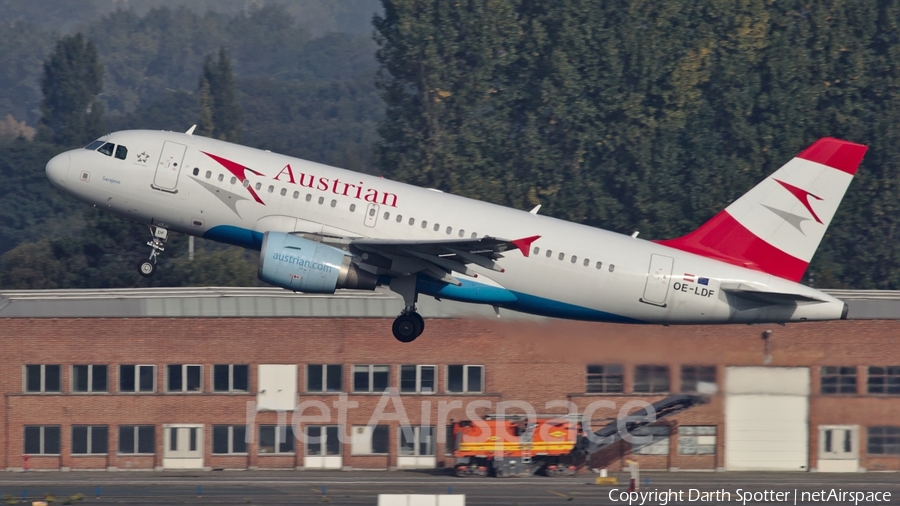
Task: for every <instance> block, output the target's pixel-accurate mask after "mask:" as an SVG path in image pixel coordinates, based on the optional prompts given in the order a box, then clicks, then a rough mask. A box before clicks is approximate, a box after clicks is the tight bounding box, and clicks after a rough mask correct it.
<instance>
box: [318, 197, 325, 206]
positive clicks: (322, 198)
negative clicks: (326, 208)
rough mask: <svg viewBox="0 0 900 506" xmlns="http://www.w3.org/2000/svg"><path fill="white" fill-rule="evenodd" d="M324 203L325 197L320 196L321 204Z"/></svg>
mask: <svg viewBox="0 0 900 506" xmlns="http://www.w3.org/2000/svg"><path fill="white" fill-rule="evenodd" d="M324 203H325V197H319V205H322V204H324Z"/></svg>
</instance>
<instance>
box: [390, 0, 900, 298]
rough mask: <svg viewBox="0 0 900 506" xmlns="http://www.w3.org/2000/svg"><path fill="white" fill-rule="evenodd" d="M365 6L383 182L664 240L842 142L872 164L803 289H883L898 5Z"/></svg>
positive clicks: (893, 205)
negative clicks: (829, 140)
mask: <svg viewBox="0 0 900 506" xmlns="http://www.w3.org/2000/svg"><path fill="white" fill-rule="evenodd" d="M383 5H384V14H383V15H381V16H378V17H376V19H375V27H376V38H377V41H378V43H379V51H378V53H377V58H378V61H379V63H380V64H381V73H380V74H379V79H378V86H379V88H380V89H381V90H382V93H383V97H384V99H385V102H386V106H387V109H386V115H385V117H384V120H383V121H382V123H381V124H380V126H379V133H380V139H379V140H378V141H377V143H376V160H375V163H376V166H377V167H378V168H379V169H380V170H381V171H383V172H384V173H385V174H386V175H389V176H392V177H395V178H398V179H401V180H405V181H409V182H412V183H414V184H419V185H423V186H431V187H436V188H438V189H441V190H444V191H450V192H455V193H459V194H464V195H468V196H473V197H477V198H482V199H486V200H491V201H494V202H497V203H500V204H505V205H510V206H514V207H519V208H528V207H531V206H533V205H535V204H538V203H540V204H542V205H543V207H542V211H541V212H546V213H548V214H551V215H554V216H557V217H560V218H564V219H569V220H574V221H578V222H582V223H586V224H589V225H594V226H601V227H603V228H608V229H612V230H617V231H620V232H623V233H631V232H632V231H634V230H640V231H641V232H642V236H644V237H649V238H664V237H673V236H677V235H681V234H684V233H686V232H688V231H690V230H692V229H694V228H696V227H697V226H699V225H700V224H701V223H703V222H704V221H705V220H707V219H708V218H709V217H711V216H712V215H713V214H715V213H716V212H717V211H719V210H720V209H722V208H724V207H725V206H726V205H727V204H728V203H729V202H730V201H732V200H733V199H734V198H736V197H738V196H739V195H741V194H742V193H744V192H746V191H747V190H749V189H750V188H751V187H752V186H754V185H755V184H756V183H757V182H758V181H759V180H761V179H762V178H763V177H765V176H766V175H768V174H769V173H771V172H772V171H774V170H775V169H777V168H778V167H779V166H781V165H782V164H783V163H785V162H787V161H788V160H789V159H790V158H791V157H793V156H794V155H795V154H796V153H798V152H799V151H800V150H802V149H803V148H805V147H806V146H807V145H809V144H810V143H811V142H812V141H814V140H815V139H817V138H819V137H824V136H836V137H842V138H847V139H850V140H853V141H857V142H862V143H867V144H870V145H871V146H872V148H871V149H870V151H869V153H868V154H867V156H866V159H865V160H864V162H863V165H862V168H861V169H860V172H859V174H858V175H857V178H856V180H855V181H854V183H853V184H852V185H851V187H850V190H849V192H848V196H847V199H846V201H845V202H844V204H843V205H842V206H841V208H840V211H839V212H838V214H837V216H836V217H835V220H834V222H833V223H832V225H831V228H830V230H829V233H828V235H826V237H825V239H824V241H823V244H822V247H821V248H820V251H819V254H818V255H817V256H816V257H815V259H814V262H813V264H812V265H811V267H810V269H809V271H808V273H809V278H810V280H814V281H815V284H816V285H818V286H822V283H823V282H825V283H827V284H829V285H831V286H854V287H859V288H900V262H898V261H900V241H897V240H896V233H897V220H898V217H900V213H898V212H897V211H898V204H897V188H898V185H900V174H898V171H897V163H898V160H900V139H898V135H900V131H898V129H897V128H896V125H897V124H898V121H900V115H898V113H900V109H898V107H900V106H898V105H897V104H898V103H900V100H898V99H900V96H898V93H900V89H898V86H897V84H896V83H898V82H900V79H898V77H900V76H898V72H900V71H898V69H900V42H898V39H897V26H896V20H897V19H898V15H900V12H898V11H900V7H898V6H900V2H897V1H887V2H881V3H877V4H876V3H871V2H858V1H852V0H836V1H832V2H813V3H808V2H800V1H787V2H766V1H764V0H746V1H742V2H738V3H734V2H730V1H727V2H726V1H724V0H713V1H709V2H702V3H684V2H669V1H654V2H628V1H624V0H620V1H612V2H600V3H598V2H591V1H587V0H567V1H563V2H535V1H531V0H520V1H516V2H499V1H493V0H470V1H466V2H458V3H447V2H438V1H430V0H397V1H393V0H385V1H384V2H383ZM851 259H852V261H851Z"/></svg>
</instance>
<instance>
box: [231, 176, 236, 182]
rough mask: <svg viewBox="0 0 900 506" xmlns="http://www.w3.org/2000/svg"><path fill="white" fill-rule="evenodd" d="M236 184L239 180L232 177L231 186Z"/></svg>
mask: <svg viewBox="0 0 900 506" xmlns="http://www.w3.org/2000/svg"><path fill="white" fill-rule="evenodd" d="M234 183H237V178H236V177H234V176H231V184H234Z"/></svg>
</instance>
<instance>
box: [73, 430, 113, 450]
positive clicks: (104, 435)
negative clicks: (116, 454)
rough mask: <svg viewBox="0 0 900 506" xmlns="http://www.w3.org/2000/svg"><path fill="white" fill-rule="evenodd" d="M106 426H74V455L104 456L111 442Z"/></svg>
mask: <svg viewBox="0 0 900 506" xmlns="http://www.w3.org/2000/svg"><path fill="white" fill-rule="evenodd" d="M108 434H109V431H108V429H107V427H106V425H73V426H72V455H102V454H105V453H106V444H107V441H108V440H109V438H108Z"/></svg>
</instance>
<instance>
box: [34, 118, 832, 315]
mask: <svg viewBox="0 0 900 506" xmlns="http://www.w3.org/2000/svg"><path fill="white" fill-rule="evenodd" d="M102 140H106V141H109V142H114V143H116V144H117V145H121V146H125V147H126V148H127V156H126V158H125V159H124V160H123V159H117V158H116V157H114V156H106V155H104V154H101V153H98V152H96V151H89V150H84V149H82V150H74V151H70V152H67V153H64V154H62V155H59V156H58V157H57V158H55V159H54V160H53V161H51V162H50V163H48V167H47V172H48V177H49V178H50V179H51V181H53V183H54V184H55V185H57V186H59V187H61V188H63V189H64V190H65V191H66V192H68V193H70V194H71V195H73V196H75V197H76V198H78V199H80V200H82V201H84V202H87V203H90V204H93V205H95V206H97V207H100V208H102V209H105V210H107V211H109V212H112V213H115V214H117V215H120V216H123V217H126V218H130V219H133V220H136V221H139V222H142V223H148V224H154V225H157V226H161V227H165V228H168V229H170V230H176V231H179V232H183V233H187V234H191V235H195V236H200V237H206V238H209V239H213V240H218V241H222V242H229V243H233V244H237V245H241V246H244V247H250V248H254V247H255V248H258V247H259V246H258V241H259V239H261V234H262V233H263V232H267V231H278V232H296V231H301V232H307V233H318V234H325V235H332V236H340V237H367V238H383V239H395V240H440V239H455V238H459V237H472V235H473V234H475V235H477V237H483V236H491V237H500V238H505V239H516V238H519V237H528V236H535V235H538V236H540V238H539V239H537V240H536V241H535V242H534V243H533V244H532V245H531V251H530V255H529V256H527V257H526V256H524V255H523V254H521V253H519V252H517V251H508V252H506V253H505V254H504V258H502V259H500V260H499V263H500V265H501V266H502V267H503V268H504V269H505V271H504V272H503V273H500V272H495V271H490V270H487V269H483V268H480V267H477V266H470V267H471V268H472V270H474V271H476V272H478V273H479V277H478V278H477V282H484V283H488V284H492V285H493V284H496V285H499V286H501V287H503V288H504V289H506V290H509V291H510V292H512V293H513V294H515V297H516V301H515V302H510V303H503V304H497V305H500V306H503V307H507V308H509V309H513V310H518V311H525V312H529V313H535V314H543V315H547V316H557V317H564V318H574V319H584V320H598V321H602V320H605V321H623V322H648V323H717V322H785V321H799V320H824V319H838V318H841V313H842V311H843V309H844V304H843V302H841V301H839V300H837V299H834V298H833V297H830V296H828V295H826V294H824V293H822V292H819V291H817V290H814V289H812V288H809V287H806V286H803V285H800V284H797V283H794V282H791V281H788V280H785V279H781V278H778V277H775V276H772V275H769V274H766V273H763V272H759V271H756V270H751V269H746V268H742V267H739V266H735V265H731V264H727V263H723V262H719V261H716V260H712V259H709V258H705V257H702V256H698V255H695V254H691V253H687V252H683V251H680V250H676V249H672V248H669V247H666V246H663V245H660V244H656V243H653V242H650V241H645V240H642V239H638V238H633V237H629V236H626V235H621V234H617V233H614V232H610V231H606V230H602V229H597V228H593V227H588V226H584V225H579V224H576V223H571V222H566V221H563V220H559V219H555V218H551V217H548V216H541V215H539V214H531V213H528V212H525V211H520V210H516V209H510V208H507V207H502V206H498V205H494V204H489V203H486V202H480V201H476V200H472V199H468V198H464V197H460V196H456V195H451V194H446V193H441V192H439V191H435V190H429V189H423V188H419V187H415V186H411V185H407V184H403V183H398V182H394V181H390V180H387V179H384V178H380V177H376V176H370V175H366V174H359V173H355V172H351V171H347V170H343V169H338V168H335V167H330V166H326V165H322V164H318V163H313V162H309V161H304V160H300V159H297V158H292V157H288V156H284V155H279V154H276V153H271V152H268V151H262V150H257V149H253V148H248V147H244V146H239V145H235V144H230V143H226V142H221V141H217V140H213V139H209V138H205V137H200V136H193V135H187V134H182V133H173V132H157V131H124V132H117V133H114V134H110V135H108V136H106V137H104V138H103V139H102ZM164 143H167V144H166V146H164ZM180 146H183V147H184V149H183V159H181V161H178V162H175V161H173V160H176V159H178V158H179V157H180V156H182V155H181V154H180V153H182V151H179V150H180V149H181V148H180ZM173 147H174V151H173ZM172 153H174V155H173V154H172ZM211 155H214V156H215V157H220V158H221V159H223V160H227V161H231V162H235V163H236V164H240V165H241V166H244V167H246V168H249V169H252V171H255V173H254V172H252V171H250V170H248V171H246V172H245V174H244V176H245V178H246V180H247V181H248V182H249V186H248V187H245V186H244V185H242V184H241V178H240V177H238V176H237V175H236V174H235V172H233V171H229V169H228V167H227V166H226V165H225V164H223V163H222V162H220V161H217V160H216V159H215V158H214V156H211ZM173 163H177V164H178V165H177V166H174V167H173V166H172V164H173ZM288 166H290V169H289V170H286V167H288ZM292 180H293V182H291V181H292ZM251 190H252V191H251ZM254 193H255V196H254ZM257 197H258V198H257ZM411 220H413V221H412V224H410V223H411ZM654 256H655V257H654ZM728 286H741V287H744V288H748V289H753V290H759V291H762V292H778V293H793V294H799V295H802V296H806V297H810V298H812V299H818V300H819V301H821V302H815V303H797V304H779V305H763V306H756V307H750V306H746V305H744V306H742V305H741V304H735V301H734V300H733V298H731V297H730V296H729V295H727V293H726V292H725V291H723V290H722V289H721V288H722V287H728Z"/></svg>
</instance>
